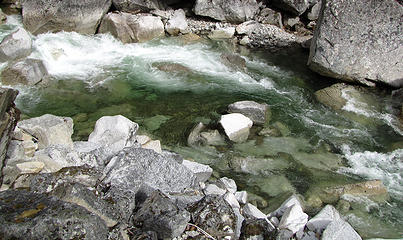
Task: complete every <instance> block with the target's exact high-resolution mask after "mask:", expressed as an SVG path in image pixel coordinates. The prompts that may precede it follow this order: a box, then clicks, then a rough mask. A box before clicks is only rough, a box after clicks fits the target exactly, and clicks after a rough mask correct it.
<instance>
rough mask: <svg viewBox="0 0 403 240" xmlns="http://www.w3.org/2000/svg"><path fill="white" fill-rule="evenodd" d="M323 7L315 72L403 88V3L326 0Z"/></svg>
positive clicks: (313, 64) (312, 64)
mask: <svg viewBox="0 0 403 240" xmlns="http://www.w3.org/2000/svg"><path fill="white" fill-rule="evenodd" d="M321 10H322V13H321V15H320V17H319V19H318V22H317V25H316V29H315V34H314V38H313V40H312V45H311V52H310V56H309V60H308V65H309V67H310V68H311V69H312V70H314V71H316V72H317V73H319V74H321V75H324V76H329V77H332V78H337V79H341V80H343V81H348V82H357V83H361V84H365V85H369V86H374V82H375V83H377V82H380V83H384V84H388V85H391V86H394V87H401V86H403V81H402V75H403V72H402V71H403V70H402V69H403V62H402V61H398V60H397V59H402V58H403V46H402V45H401V40H402V38H401V37H397V36H400V34H399V33H398V30H397V29H400V28H401V27H402V24H403V23H402V21H401V16H402V13H403V8H402V6H401V4H399V3H398V2H397V1H379V2H371V1H358V2H356V1H354V2H352V1H347V2H346V1H342V0H337V1H326V3H324V6H322V9H321ZM357 16H361V17H357ZM346 23H349V24H346ZM340 29H341V30H340ZM339 30H340V31H339Z"/></svg>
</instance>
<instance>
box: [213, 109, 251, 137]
mask: <svg viewBox="0 0 403 240" xmlns="http://www.w3.org/2000/svg"><path fill="white" fill-rule="evenodd" d="M220 124H221V126H222V127H223V128H224V131H225V134H226V135H227V137H228V138H229V139H230V140H231V141H233V142H237V143H240V142H244V141H246V140H247V139H248V136H249V130H250V128H251V127H252V125H253V122H252V120H250V119H249V118H248V117H246V116H244V115H242V114H240V113H230V114H227V115H223V116H221V119H220Z"/></svg>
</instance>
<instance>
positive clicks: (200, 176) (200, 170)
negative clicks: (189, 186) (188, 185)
mask: <svg viewBox="0 0 403 240" xmlns="http://www.w3.org/2000/svg"><path fill="white" fill-rule="evenodd" d="M182 164H183V165H184V166H185V167H186V168H188V169H189V170H190V171H191V172H193V174H194V175H195V176H196V182H205V181H207V180H208V179H209V178H210V176H211V174H212V173H213V169H212V168H211V167H209V166H208V165H204V164H200V163H197V162H192V161H188V160H183V162H182Z"/></svg>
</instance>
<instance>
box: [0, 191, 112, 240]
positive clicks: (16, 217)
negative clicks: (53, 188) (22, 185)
mask: <svg viewBox="0 0 403 240" xmlns="http://www.w3.org/2000/svg"><path fill="white" fill-rule="evenodd" d="M0 210H1V214H0V236H1V238H2V239H88V240H98V239H107V237H108V228H107V226H106V224H105V223H104V221H103V220H102V219H101V218H100V217H98V216H97V215H94V214H92V213H90V212H89V211H87V210H86V209H85V208H83V207H80V206H78V205H76V204H72V203H67V202H64V201H61V200H59V199H57V198H55V197H48V196H46V195H42V194H37V193H32V192H27V191H20V190H7V191H3V192H0ZM66 226H68V227H66Z"/></svg>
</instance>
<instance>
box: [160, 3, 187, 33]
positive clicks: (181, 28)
mask: <svg viewBox="0 0 403 240" xmlns="http://www.w3.org/2000/svg"><path fill="white" fill-rule="evenodd" d="M187 28H188V23H187V21H186V14H185V11H183V9H178V10H175V12H174V14H173V16H172V17H171V18H170V19H169V20H168V22H167V23H166V25H165V30H166V31H167V32H168V33H169V34H171V35H174V36H175V35H178V34H179V33H187V32H188V30H187Z"/></svg>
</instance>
